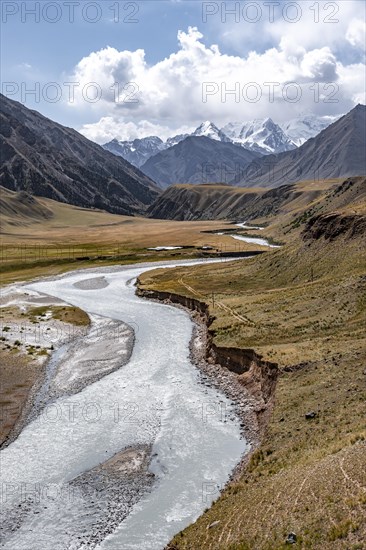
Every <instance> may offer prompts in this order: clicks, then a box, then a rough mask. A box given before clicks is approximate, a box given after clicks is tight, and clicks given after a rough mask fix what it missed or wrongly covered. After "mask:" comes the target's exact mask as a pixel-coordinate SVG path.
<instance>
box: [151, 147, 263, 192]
mask: <svg viewBox="0 0 366 550" xmlns="http://www.w3.org/2000/svg"><path fill="white" fill-rule="evenodd" d="M256 158H258V155H257V154H256V153H254V152H252V151H248V150H247V149H244V147H240V146H237V145H234V144H232V143H223V142H221V141H217V140H214V139H211V138H208V137H205V136H201V137H197V136H189V137H187V138H186V139H184V140H183V141H181V142H180V143H178V144H177V145H174V146H173V147H170V148H169V149H166V150H165V151H161V152H160V153H158V154H157V155H155V156H154V157H151V158H150V159H149V160H148V161H147V162H146V163H145V164H144V165H143V166H142V167H141V170H142V171H143V172H144V173H145V174H146V175H148V176H149V177H151V178H152V179H154V181H156V182H157V183H158V185H159V186H160V187H161V188H163V189H165V188H166V187H168V186H169V185H172V184H174V183H215V182H220V183H227V182H228V181H229V180H230V181H231V180H234V181H235V180H237V181H240V180H241V179H242V177H243V173H244V170H245V168H246V166H247V165H248V164H249V163H251V162H252V161H253V160H254V159H256Z"/></svg>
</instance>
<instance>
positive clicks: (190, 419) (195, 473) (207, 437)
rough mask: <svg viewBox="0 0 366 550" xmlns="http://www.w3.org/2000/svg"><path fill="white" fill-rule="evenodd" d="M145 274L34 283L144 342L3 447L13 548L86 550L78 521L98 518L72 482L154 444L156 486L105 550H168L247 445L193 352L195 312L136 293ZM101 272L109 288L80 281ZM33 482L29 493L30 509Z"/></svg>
mask: <svg viewBox="0 0 366 550" xmlns="http://www.w3.org/2000/svg"><path fill="white" fill-rule="evenodd" d="M185 263H188V264H189V263H197V262H185ZM170 265H171V264H170ZM153 267H154V265H152V266H151V268H153ZM143 271H146V267H145V268H142V267H128V268H121V270H120V271H116V269H115V268H114V269H113V268H110V269H109V271H108V268H104V269H100V270H93V271H91V270H89V271H88V272H87V271H85V272H84V273H83V272H78V273H72V274H68V275H66V276H63V277H60V278H57V279H55V280H47V281H43V282H38V283H35V284H32V285H28V286H29V288H30V289H33V290H36V291H40V292H43V293H46V294H49V295H51V296H56V297H58V298H61V299H62V300H65V301H66V302H68V303H70V304H73V305H75V306H78V307H80V308H82V309H84V310H85V311H87V312H88V313H91V314H96V315H102V316H106V317H109V318H111V319H117V320H121V321H124V322H127V323H129V324H130V325H131V326H134V328H135V332H136V342H135V347H134V350H133V353H132V356H131V359H130V361H129V362H128V363H127V365H125V366H124V367H122V368H120V369H119V370H117V371H115V372H113V373H111V374H109V375H107V376H105V377H104V378H102V379H101V380H99V381H98V382H95V383H93V384H91V385H89V386H87V387H86V388H84V389H83V390H82V391H81V392H80V393H78V394H76V395H73V396H71V397H68V398H66V397H65V398H60V399H58V400H56V402H54V403H53V404H52V407H50V409H49V410H48V409H46V410H45V411H43V412H42V414H41V415H40V416H39V417H38V418H37V419H36V420H34V421H32V422H31V423H30V424H29V425H27V426H26V427H25V429H24V430H23V431H22V433H21V434H20V435H19V437H18V438H17V440H16V441H14V442H13V443H12V444H11V445H10V446H9V447H8V448H6V449H4V450H3V451H2V452H1V473H2V480H3V494H2V501H3V502H2V508H3V513H4V516H5V519H6V520H7V521H8V519H7V518H9V517H12V516H14V514H16V515H17V517H18V518H20V519H19V525H18V528H17V530H15V531H14V532H10V533H8V534H7V535H6V538H5V543H4V546H3V547H4V548H7V549H15V548H16V549H17V550H21V549H27V550H33V549H34V550H51V549H52V550H53V549H58V548H59V549H62V550H65V549H66V548H67V549H71V548H72V549H74V548H75V549H76V548H80V547H81V546H80V545H78V539H77V534H78V524H79V523H80V525H81V524H83V525H84V524H85V525H86V528H87V526H88V521H89V522H91V521H94V519H93V518H92V519H90V518H88V515H87V514H86V510H87V504H88V503H86V502H84V501H83V499H82V497H81V496H80V495H76V496H74V497H73V498H71V496H70V494H69V493H68V491H67V489H68V487H69V482H70V481H71V480H72V479H73V478H75V477H76V476H78V475H79V474H81V473H82V472H85V471H87V470H89V469H91V468H93V467H95V466H96V465H98V464H99V463H101V462H104V461H105V460H107V459H108V458H110V457H111V456H113V455H114V454H115V453H116V452H118V451H120V450H121V449H123V448H125V447H127V446H130V445H136V444H149V445H150V444H152V445H153V454H154V459H153V462H152V465H151V469H152V471H153V472H154V473H155V474H156V478H157V482H156V484H155V486H154V488H153V490H152V492H150V493H147V494H145V496H144V497H143V498H142V499H141V500H140V502H139V503H138V504H137V505H135V506H134V508H133V510H132V513H131V514H130V515H129V516H128V517H127V518H126V519H125V520H124V521H123V522H122V523H121V524H120V525H119V526H118V527H117V529H116V530H115V531H114V533H113V534H111V535H110V536H108V537H107V538H106V539H105V540H104V541H103V542H102V543H101V545H100V548H103V549H104V548H106V549H115V550H122V549H123V550H132V549H138V550H143V549H146V550H147V549H149V550H158V549H162V548H164V546H165V545H166V544H167V542H168V541H169V540H170V539H171V538H172V536H173V535H174V534H175V533H176V532H178V531H179V530H181V529H182V528H184V527H185V526H187V525H188V524H190V523H191V522H192V521H194V520H195V519H196V518H197V517H198V516H199V515H200V514H201V513H202V511H203V510H204V509H205V508H206V507H208V506H209V505H210V503H211V502H212V500H214V499H215V498H217V496H218V491H219V488H220V487H221V486H222V485H223V484H224V483H225V482H226V481H227V479H228V477H229V474H230V472H231V471H232V469H233V468H234V466H235V465H236V464H237V462H238V461H239V459H240V457H241V456H242V454H243V453H244V452H245V451H246V450H247V449H248V446H247V444H246V442H245V441H244V440H243V439H240V427H239V421H238V419H236V417H235V416H233V414H232V407H233V404H232V403H231V402H230V401H229V400H228V399H227V398H226V397H225V396H224V395H223V394H221V393H220V392H218V391H217V390H215V389H213V388H208V387H206V386H203V385H202V384H200V383H199V379H198V378H199V374H198V371H197V370H196V369H195V368H194V366H193V365H192V364H191V362H190V360H189V356H188V345H189V341H190V338H191V332H192V323H191V321H190V318H189V316H188V315H187V314H186V313H185V312H184V311H181V310H179V309H176V308H173V307H170V306H166V305H163V304H159V303H153V302H148V301H146V300H143V299H140V298H138V297H137V296H135V289H134V287H133V286H132V285H131V280H133V279H134V278H135V277H136V276H137V275H139V274H140V273H141V272H143ZM101 274H103V276H104V278H105V281H106V283H107V284H106V285H104V288H95V289H94V290H93V289H90V285H89V283H88V284H87V285H84V287H83V285H82V284H81V286H82V287H83V288H86V289H85V290H84V289H83V288H80V285H79V288H76V287H75V286H74V283H80V282H82V281H83V280H85V279H89V280H90V278H93V275H95V278H98V277H99V278H100V275H101ZM91 286H92V285H91ZM96 286H97V287H98V285H96ZM88 288H89V289H88ZM24 487H25V488H26V492H27V493H31V499H30V500H31V503H30V504H29V505H26V507H25V509H24V491H25V489H24ZM36 488H40V493H39V494H40V498H38V502H34V501H35V500H37V499H36V498H35V497H34V494H35V492H36ZM50 491H51V493H52V494H51V496H50ZM32 494H33V496H32ZM37 494H38V493H37ZM52 495H53V497H54V498H53V497H52ZM55 495H56V496H55ZM65 495H66V498H65ZM51 497H52V498H51ZM17 521H18V520H17ZM8 523H9V521H8ZM5 524H6V521H5Z"/></svg>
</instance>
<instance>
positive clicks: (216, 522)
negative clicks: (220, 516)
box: [207, 520, 220, 529]
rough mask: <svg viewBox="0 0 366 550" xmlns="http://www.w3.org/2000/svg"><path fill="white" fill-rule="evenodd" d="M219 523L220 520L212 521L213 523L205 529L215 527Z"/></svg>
mask: <svg viewBox="0 0 366 550" xmlns="http://www.w3.org/2000/svg"><path fill="white" fill-rule="evenodd" d="M219 523H220V520H217V521H214V522H213V523H210V525H208V526H207V529H211V527H216V525H218V524H219Z"/></svg>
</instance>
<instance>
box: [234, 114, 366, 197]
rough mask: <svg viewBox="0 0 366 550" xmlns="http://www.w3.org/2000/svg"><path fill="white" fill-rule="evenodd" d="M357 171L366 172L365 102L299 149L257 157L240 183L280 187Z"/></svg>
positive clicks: (348, 174)
mask: <svg viewBox="0 0 366 550" xmlns="http://www.w3.org/2000/svg"><path fill="white" fill-rule="evenodd" d="M356 175H366V106H365V105H357V106H356V107H355V108H354V109H352V111H350V112H349V113H348V114H347V115H345V116H343V117H341V118H340V119H339V120H337V121H336V122H334V123H333V124H331V125H330V126H328V128H326V129H325V130H323V131H322V132H321V133H320V134H318V135H317V136H316V137H315V138H312V139H309V140H308V141H306V142H305V143H304V144H303V145H302V146H301V147H299V148H298V149H295V150H293V151H287V152H285V153H281V154H279V155H270V156H267V157H264V158H260V159H258V160H256V161H255V162H253V163H252V164H251V165H249V166H248V167H247V168H246V171H245V177H244V178H243V179H242V180H241V182H240V185H242V186H244V187H251V186H260V187H278V186H279V185H283V184H287V183H292V182H296V181H303V180H310V179H314V180H318V179H331V178H341V177H348V176H356ZM232 183H234V184H235V185H236V184H237V182H236V181H232Z"/></svg>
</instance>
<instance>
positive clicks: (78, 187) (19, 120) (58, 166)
mask: <svg viewBox="0 0 366 550" xmlns="http://www.w3.org/2000/svg"><path fill="white" fill-rule="evenodd" d="M0 145H1V158H0V185H2V186H3V187H6V188H8V189H11V190H13V191H27V192H28V193H30V194H31V195H38V196H41V197H48V198H51V199H55V200H57V201H60V202H67V203H69V204H74V205H76V206H83V207H86V208H100V209H104V210H107V211H109V212H114V213H116V214H143V213H144V212H145V210H146V207H147V206H148V205H149V204H151V203H152V202H153V200H154V199H155V198H156V197H157V195H158V193H159V191H158V189H157V188H156V186H155V184H154V182H153V181H152V180H151V179H150V178H148V177H147V176H146V175H145V174H143V173H142V172H140V170H138V169H137V168H136V167H135V166H132V165H131V164H130V163H129V162H127V161H126V160H124V159H123V158H122V157H118V156H116V155H113V154H112V153H110V152H108V151H106V150H105V149H103V147H100V146H99V145H97V144H96V143H94V142H92V141H89V140H88V139H86V138H85V137H84V136H82V135H81V134H79V133H78V132H76V131H75V130H73V129H71V128H66V127H64V126H61V125H60V124H57V123H56V122H53V121H52V120H50V119H48V118H46V117H44V116H43V115H41V114H40V113H38V112H37V111H31V110H30V109H27V107H25V106H24V105H22V104H21V103H18V102H16V101H13V100H11V99H9V98H7V97H5V96H3V95H1V94H0Z"/></svg>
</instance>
